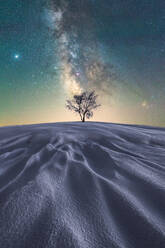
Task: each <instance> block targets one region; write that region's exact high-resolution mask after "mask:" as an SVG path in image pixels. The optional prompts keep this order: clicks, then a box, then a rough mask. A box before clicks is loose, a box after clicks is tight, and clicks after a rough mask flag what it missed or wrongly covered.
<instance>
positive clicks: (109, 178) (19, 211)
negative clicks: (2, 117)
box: [0, 122, 165, 248]
mask: <svg viewBox="0 0 165 248" xmlns="http://www.w3.org/2000/svg"><path fill="white" fill-rule="evenodd" d="M74 247H75V248H125V247H126V248H127V247H128V248H129V247H130V248H143V247H144V248H164V247H165V129H163V128H152V127H146V126H129V125H117V124H110V123H89V122H88V123H79V122H78V123H56V124H41V125H30V126H15V127H3V128H0V248H74Z"/></svg>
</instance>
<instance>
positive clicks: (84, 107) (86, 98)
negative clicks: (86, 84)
mask: <svg viewBox="0 0 165 248" xmlns="http://www.w3.org/2000/svg"><path fill="white" fill-rule="evenodd" d="M97 97H98V95H96V94H95V91H90V92H88V91H84V92H83V93H81V94H80V95H74V96H73V99H71V100H67V101H66V107H67V108H68V109H69V110H71V111H74V112H75V113H78V114H79V115H80V119H81V121H82V122H85V119H86V118H87V119H89V118H91V117H92V116H93V110H94V109H96V108H98V107H100V106H101V105H100V104H97V102H96V100H97Z"/></svg>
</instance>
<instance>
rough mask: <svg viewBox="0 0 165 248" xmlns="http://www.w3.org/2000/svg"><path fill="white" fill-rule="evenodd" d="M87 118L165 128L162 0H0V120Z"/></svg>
mask: <svg viewBox="0 0 165 248" xmlns="http://www.w3.org/2000/svg"><path fill="white" fill-rule="evenodd" d="M93 89H94V90H96V92H97V93H98V95H99V99H98V100H99V102H100V103H101V104H102V107H101V108H100V109H98V110H97V112H96V113H95V114H94V117H93V118H92V119H91V120H92V121H105V122H116V123H131V124H135V123H136V124H146V125H156V126H165V1H164V0H47V1H46V0H24V1H22V0H15V1H13V0H1V1H0V125H1V126H4V125H16V124H29V123H44V122H45V123H46V122H56V121H76V120H79V118H78V116H76V115H74V114H72V113H71V112H69V111H68V110H67V109H65V101H66V99H67V98H69V97H71V96H72V95H73V94H75V93H80V92H81V91H83V90H93Z"/></svg>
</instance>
